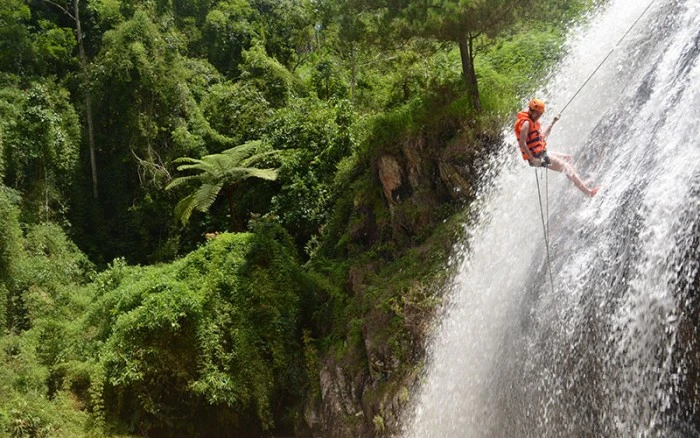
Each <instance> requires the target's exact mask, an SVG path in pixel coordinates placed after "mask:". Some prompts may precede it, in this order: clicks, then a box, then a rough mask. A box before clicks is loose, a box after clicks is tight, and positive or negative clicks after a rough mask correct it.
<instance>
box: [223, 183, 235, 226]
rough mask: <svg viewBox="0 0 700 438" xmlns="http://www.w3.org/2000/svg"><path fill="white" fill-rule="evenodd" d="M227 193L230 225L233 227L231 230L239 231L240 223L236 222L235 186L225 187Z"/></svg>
mask: <svg viewBox="0 0 700 438" xmlns="http://www.w3.org/2000/svg"><path fill="white" fill-rule="evenodd" d="M224 193H225V194H226V201H227V202H228V214H229V220H230V222H229V226H230V227H231V232H232V233H235V232H237V231H238V224H237V222H236V216H235V214H236V204H235V202H234V201H233V188H231V187H226V188H225V189H224Z"/></svg>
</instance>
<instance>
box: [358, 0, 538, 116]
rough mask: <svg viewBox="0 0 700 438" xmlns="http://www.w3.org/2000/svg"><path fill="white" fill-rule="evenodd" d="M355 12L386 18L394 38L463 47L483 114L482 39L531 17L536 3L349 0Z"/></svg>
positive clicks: (473, 98) (467, 77) (474, 100)
mask: <svg viewBox="0 0 700 438" xmlns="http://www.w3.org/2000/svg"><path fill="white" fill-rule="evenodd" d="M347 1H349V2H350V4H351V5H353V8H352V9H353V10H358V9H359V10H363V11H364V13H370V14H377V13H378V12H379V13H380V14H381V15H382V22H383V23H384V26H383V27H382V28H383V29H386V32H389V33H391V35H392V36H393V37H394V38H399V39H403V40H405V39H409V38H412V37H424V38H430V39H434V40H437V41H440V42H449V43H455V44H457V46H458V47H459V52H460V58H461V64H462V74H463V75H464V81H465V84H466V88H467V93H468V95H469V98H470V102H471V105H472V107H473V109H474V110H475V111H481V100H480V97H479V86H478V81H477V75H476V70H475V68H474V58H475V57H476V55H477V53H478V49H479V47H478V45H477V43H478V42H479V39H480V38H481V37H482V36H485V37H487V38H493V37H495V36H497V35H499V34H501V33H502V32H504V31H506V30H507V29H509V28H510V26H511V25H512V24H513V23H515V22H516V21H517V19H518V18H519V16H520V15H521V14H526V13H527V14H529V11H530V9H531V8H532V7H533V5H534V4H535V3H536V0H525V1H518V0H489V1H483V0H399V1H395V0H347Z"/></svg>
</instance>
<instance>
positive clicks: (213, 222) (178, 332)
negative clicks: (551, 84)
mask: <svg viewBox="0 0 700 438" xmlns="http://www.w3.org/2000/svg"><path fill="white" fill-rule="evenodd" d="M595 3H596V2H594V1H592V0H556V1H547V2H544V1H538V0H528V1H525V2H522V1H521V2H514V1H510V0H498V1H496V0H493V1H491V0H489V1H486V2H475V1H467V0H459V1H450V2H448V1H443V0H435V1H428V2H426V1H423V0H421V1H414V0H401V1H385V0H206V1H205V0H168V1H166V0H83V1H78V0H51V1H49V0H3V1H2V2H0V394H2V397H0V435H3V436H4V435H5V434H7V435H9V436H13V437H25V436H26V437H30V436H32V437H41V436H45V437H60V436H65V437H75V436H128V435H149V436H174V435H178V434H185V435H187V436H198V435H201V436H205V435H207V434H212V433H214V432H218V433H219V435H217V436H222V435H220V433H221V431H222V430H226V431H228V432H226V433H230V434H231V436H243V435H255V436H260V435H264V434H292V433H299V434H303V433H305V432H307V431H306V430H305V426H304V419H303V410H304V406H305V404H306V403H308V402H309V400H312V399H313V398H314V397H316V396H317V395H318V392H319V388H318V385H319V383H318V374H319V367H320V366H321V362H322V361H323V360H324V358H326V357H330V356H333V357H336V358H345V359H346V360H347V361H350V362H352V361H360V362H361V361H363V360H364V361H366V360H367V358H364V357H363V356H362V353H361V352H360V350H361V348H360V344H361V342H362V337H363V336H365V335H366V333H363V327H367V326H368V325H372V324H373V323H374V322H376V323H377V324H375V327H374V328H376V329H377V330H384V331H383V332H382V333H380V338H381V339H383V340H384V341H385V342H386V343H387V345H390V346H391V348H392V352H393V353H392V354H394V355H395V359H396V360H398V361H402V363H404V362H405V363H406V367H409V366H410V364H411V363H412V362H411V361H415V360H416V357H417V354H418V352H416V351H415V346H412V345H413V344H412V343H411V341H410V338H411V336H413V335H411V333H409V332H411V331H412V330H415V331H417V329H416V325H418V324H420V322H419V319H420V317H421V315H424V314H428V313H429V312H430V309H431V308H433V307H434V306H435V305H436V302H437V299H436V296H435V295H434V291H433V287H432V286H431V282H432V281H433V280H434V279H435V278H438V279H439V277H440V276H441V275H444V273H443V272H442V270H441V269H438V268H439V267H441V266H442V265H443V264H444V263H445V261H446V257H447V254H448V253H449V247H450V244H451V241H452V240H453V239H454V238H455V233H456V231H455V230H458V229H459V228H460V225H459V224H461V223H462V222H463V221H464V217H463V214H464V213H463V211H464V203H445V205H441V206H439V208H437V209H435V211H432V212H431V218H432V219H431V220H432V222H431V225H430V226H426V227H424V229H422V230H419V231H420V232H417V233H414V234H412V235H411V236H410V237H409V238H406V239H397V237H396V233H395V232H393V231H392V228H391V221H392V220H393V219H392V215H393V214H394V212H390V211H389V207H388V205H387V200H386V199H385V198H384V196H383V194H382V190H381V187H380V185H379V183H378V181H377V175H376V159H377V158H378V157H379V156H380V155H381V154H383V153H385V152H387V151H391V150H392V148H397V147H398V145H400V144H401V142H402V141H408V140H410V139H411V138H413V137H415V136H417V135H419V134H420V135H423V134H425V135H427V136H433V137H435V138H448V139H449V138H451V137H452V136H455V135H456V133H457V132H461V133H463V135H464V138H466V139H468V140H469V141H472V140H473V142H475V143H476V142H477V141H478V139H480V138H491V137H497V136H498V135H499V133H500V127H501V126H502V124H503V122H504V120H507V117H508V115H509V114H512V112H513V111H515V110H517V109H518V108H519V106H520V105H521V104H522V99H523V98H524V97H525V96H526V95H527V94H528V93H530V92H532V91H533V90H534V89H536V87H537V86H538V84H539V81H540V80H541V79H542V78H543V77H544V76H545V75H546V74H547V72H548V69H549V68H550V67H551V66H553V65H554V64H555V62H556V60H557V59H558V57H559V56H560V55H561V53H562V42H563V40H564V37H565V34H566V28H567V26H568V25H569V24H570V23H571V21H572V20H574V19H576V17H579V16H580V15H581V13H582V12H583V11H585V10H587V9H588V8H590V7H592V6H593V5H594V4H595ZM537 10H540V11H541V13H538V14H535V13H534V12H533V11H537ZM426 133H427V134H426ZM467 149H469V148H467ZM92 154H94V166H93V164H92V163H91V155H92ZM470 154H471V155H470ZM475 154H477V152H474V151H472V152H469V150H467V151H466V152H464V157H463V159H464V160H465V161H467V162H469V163H472V162H473V161H474V160H475V158H474V155H475ZM472 164H473V163H472ZM470 165H471V164H470ZM93 181H94V182H95V183H96V185H93ZM424 195H425V196H430V193H426V194H424ZM465 202H468V200H467V201H465ZM402 208H403V209H402V210H399V213H400V214H402V215H407V216H410V215H418V214H419V213H417V212H416V211H412V210H410V209H409V208H408V207H402ZM367 212H371V221H372V224H373V229H374V230H375V231H376V233H375V234H376V235H373V236H371V238H369V237H367V236H364V237H363V236H360V235H358V234H357V233H356V232H355V231H356V230H358V229H360V228H361V226H363V224H364V223H365V222H366V221H367V220H368V219H367V217H364V216H363V214H365V215H366V213H367ZM456 212H457V213H458V214H459V216H454V217H452V219H450V217H451V215H453V214H455V213H456ZM455 218H457V219H455ZM443 220H444V221H445V224H443V225H437V226H434V225H435V224H438V223H442V221H443ZM226 231H230V232H231V233H227V232H226ZM205 236H206V237H205ZM367 265H372V266H374V269H372V270H371V272H370V273H368V274H367V275H364V280H363V281H365V282H366V283H367V285H366V293H365V294H364V295H363V296H361V297H360V296H353V295H351V294H350V290H349V286H348V282H349V280H348V278H349V277H352V275H351V273H352V272H353V269H354V268H356V267H358V266H367ZM373 318H374V319H373ZM365 331H366V330H365ZM414 335H415V336H419V335H418V334H415V333H414Z"/></svg>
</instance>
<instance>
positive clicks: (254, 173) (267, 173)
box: [232, 167, 278, 181]
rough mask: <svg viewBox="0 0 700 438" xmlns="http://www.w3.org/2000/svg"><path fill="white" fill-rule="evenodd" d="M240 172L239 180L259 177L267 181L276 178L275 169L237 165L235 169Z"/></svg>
mask: <svg viewBox="0 0 700 438" xmlns="http://www.w3.org/2000/svg"><path fill="white" fill-rule="evenodd" d="M232 170H236V171H238V172H240V173H241V174H242V177H241V178H240V179H241V180H243V179H247V178H260V179H265V180H268V181H274V180H276V179H277V174H278V172H277V169H258V168H256V167H237V168H235V169H232Z"/></svg>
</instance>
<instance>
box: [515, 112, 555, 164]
mask: <svg viewBox="0 0 700 438" xmlns="http://www.w3.org/2000/svg"><path fill="white" fill-rule="evenodd" d="M525 122H530V130H529V131H528V132H527V141H526V142H527V148H528V149H530V153H531V154H532V155H534V156H535V157H537V156H539V155H540V154H541V153H542V152H544V151H546V150H547V142H546V141H544V138H542V133H541V132H540V129H541V128H540V123H539V122H535V121H534V120H532V119H531V118H530V114H528V112H527V111H521V112H519V113H518V120H517V121H516V122H515V136H516V138H517V139H518V144H520V131H521V130H522V127H523V123H525ZM521 149H522V148H521ZM520 152H522V154H523V160H527V154H526V153H525V151H523V150H521V151H520Z"/></svg>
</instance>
